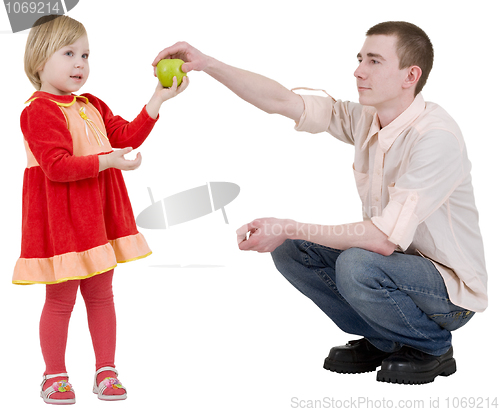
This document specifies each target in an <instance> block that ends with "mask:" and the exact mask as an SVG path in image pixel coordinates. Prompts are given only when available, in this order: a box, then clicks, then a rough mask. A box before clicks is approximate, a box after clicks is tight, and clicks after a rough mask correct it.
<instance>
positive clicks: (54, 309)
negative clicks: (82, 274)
mask: <svg viewBox="0 0 500 412" xmlns="http://www.w3.org/2000/svg"><path fill="white" fill-rule="evenodd" d="M79 284H80V281H78V280H70V281H67V282H63V283H59V284H54V285H47V286H46V295H45V305H44V307H43V311H42V316H41V318H40V346H41V348H42V355H43V358H44V361H45V368H46V369H45V373H44V375H57V374H60V373H66V363H65V354H66V342H67V339H68V326H69V319H70V317H71V313H72V311H73V307H74V305H75V300H76V293H77V291H78V285H79ZM60 380H67V378H66V377H55V378H52V379H49V380H47V381H46V382H45V384H44V386H43V389H44V390H45V389H47V388H48V387H49V386H50V385H52V384H53V383H54V382H57V381H60ZM51 397H52V398H54V399H68V398H73V397H74V394H73V393H71V392H58V393H55V394H53V395H52V396H51Z"/></svg>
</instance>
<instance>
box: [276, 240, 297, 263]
mask: <svg viewBox="0 0 500 412" xmlns="http://www.w3.org/2000/svg"><path fill="white" fill-rule="evenodd" d="M299 253H300V251H299V249H298V247H297V242H296V241H294V240H292V239H287V240H285V241H284V242H283V243H282V244H281V245H280V246H278V247H277V248H276V249H274V251H273V252H271V256H272V258H273V261H274V264H275V265H276V268H277V269H278V270H280V268H282V267H283V266H285V265H286V264H287V262H290V260H296V258H297V256H298V254H299Z"/></svg>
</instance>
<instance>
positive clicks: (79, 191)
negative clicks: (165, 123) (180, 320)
mask: <svg viewBox="0 0 500 412" xmlns="http://www.w3.org/2000/svg"><path fill="white" fill-rule="evenodd" d="M88 58H89V43H88V39H87V34H86V31H85V28H84V27H83V25H82V24H81V23H79V22H77V21H75V20H73V19H71V18H69V17H66V16H59V17H56V16H46V17H43V18H42V19H40V20H39V21H37V23H35V26H34V27H33V28H32V29H31V31H30V33H29V37H28V41H27V43H26V52H25V71H26V74H27V75H28V77H29V79H30V81H31V83H32V84H33V85H34V86H35V88H36V89H37V91H36V92H35V93H34V94H33V95H32V96H31V98H30V99H29V100H28V101H27V102H26V103H27V104H28V106H27V107H26V108H25V109H24V111H23V112H22V115H21V129H22V132H23V135H24V139H25V140H24V144H25V148H26V153H27V157H28V165H27V168H26V170H25V172H24V184H23V220H22V245H21V256H20V258H19V259H18V261H17V263H16V267H15V270H14V276H13V283H15V284H22V285H25V284H45V285H46V301H45V305H44V308H43V311H42V316H41V319H40V345H41V347H42V354H43V357H44V361H45V365H46V370H45V374H44V378H43V382H42V387H41V393H40V395H41V397H42V398H43V400H44V401H45V402H46V403H53V404H72V403H75V393H74V391H73V389H72V387H71V385H70V383H69V382H68V380H67V378H68V375H67V371H66V365H65V350H66V340H67V334H68V324H69V319H70V316H71V312H72V310H73V306H74V303H75V299H76V294H77V291H78V288H79V287H80V291H81V294H82V296H83V298H84V300H85V305H86V308H87V315H88V324H89V329H90V334H91V336H92V343H93V346H94V351H95V356H96V374H95V377H94V393H96V394H97V395H98V398H99V399H102V400H120V399H125V398H126V397H127V392H126V390H125V388H124V387H123V386H122V385H121V383H120V382H119V381H118V379H117V371H116V369H114V367H115V365H114V357H115V346H116V317H115V309H114V302H113V292H112V278H113V270H114V267H115V266H116V265H117V262H119V263H123V262H129V261H132V260H136V259H140V258H143V257H146V256H148V255H149V254H150V253H151V251H150V249H149V247H148V245H147V243H146V241H145V239H144V237H143V236H142V235H141V234H140V233H139V232H138V231H137V227H136V225H135V220H134V215H133V212H132V207H131V204H130V201H129V198H128V195H127V189H126V187H125V183H124V180H123V177H122V174H121V171H120V170H133V169H136V168H137V167H139V165H140V163H141V156H140V154H138V155H137V157H136V158H135V159H134V160H127V159H125V158H124V155H125V154H127V153H129V152H130V151H131V150H132V149H133V148H134V149H135V148H137V147H139V146H140V145H141V144H142V142H144V140H145V139H146V137H147V136H148V135H149V133H150V132H151V130H152V129H153V126H154V125H155V123H156V121H157V119H158V112H159V109H160V107H161V105H162V103H163V102H164V101H166V100H168V99H170V98H172V97H175V96H176V95H177V94H179V93H181V92H182V91H183V90H184V89H185V88H186V87H187V85H188V80H187V77H186V78H185V79H186V80H184V81H183V83H182V84H181V85H180V86H179V88H177V86H176V82H175V81H174V86H172V87H171V88H170V89H164V88H163V87H162V86H161V84H159V83H158V86H157V88H156V90H155V92H154V94H153V96H152V98H151V100H150V101H149V103H148V104H147V105H146V106H145V107H144V108H143V109H142V111H141V112H140V113H139V115H138V116H137V117H136V118H135V120H133V121H132V122H127V121H125V120H124V119H122V118H121V117H119V116H115V115H113V113H112V112H111V110H110V109H109V108H108V106H106V104H104V103H103V102H102V101H101V100H99V99H98V98H97V97H95V96H93V95H91V94H83V95H80V96H79V95H75V94H73V93H74V92H76V91H78V90H79V89H80V88H81V87H82V86H83V85H84V84H85V82H86V81H87V78H88V75H89V62H88ZM113 147H115V148H121V150H116V151H113V149H112V148H113Z"/></svg>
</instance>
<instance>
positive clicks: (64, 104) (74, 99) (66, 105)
mask: <svg viewBox="0 0 500 412" xmlns="http://www.w3.org/2000/svg"><path fill="white" fill-rule="evenodd" d="M39 98H40V97H39V96H37V97H33V98H32V99H29V100H26V101H25V102H24V104H28V103H31V102H32V101H33V100H36V99H39ZM77 98H80V99H85V102H86V103H87V104H88V103H89V99H87V98H86V97H85V96H73V101H72V102H71V103H60V102H57V101H55V100H52V99H49V98H48V97H41V99H47V100H50V101H51V102H54V103H55V104H57V105H58V106H62V107H69V106H73V105H74V104H75V102H76V99H77Z"/></svg>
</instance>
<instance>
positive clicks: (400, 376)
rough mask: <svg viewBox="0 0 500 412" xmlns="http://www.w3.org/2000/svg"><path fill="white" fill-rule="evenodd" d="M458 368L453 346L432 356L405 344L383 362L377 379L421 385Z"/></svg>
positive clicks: (449, 373)
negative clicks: (441, 353)
mask: <svg viewBox="0 0 500 412" xmlns="http://www.w3.org/2000/svg"><path fill="white" fill-rule="evenodd" d="M456 370H457V365H456V363H455V359H454V358H453V347H450V349H449V350H448V352H446V353H445V354H444V355H441V356H432V355H428V354H427V353H424V352H421V351H419V350H417V349H413V348H409V347H406V346H405V347H403V348H402V349H400V350H399V351H398V352H395V353H393V354H392V355H391V356H389V357H388V358H387V359H385V360H384V361H383V362H382V368H381V369H380V370H379V371H378V373H377V380H378V381H381V382H391V383H402V384H407V385H419V384H422V383H429V382H433V381H434V378H435V377H436V376H449V375H451V374H453V373H455V372H456Z"/></svg>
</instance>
